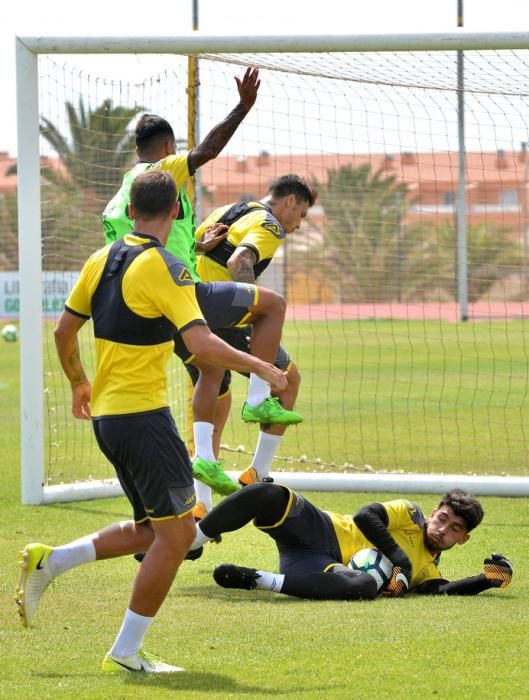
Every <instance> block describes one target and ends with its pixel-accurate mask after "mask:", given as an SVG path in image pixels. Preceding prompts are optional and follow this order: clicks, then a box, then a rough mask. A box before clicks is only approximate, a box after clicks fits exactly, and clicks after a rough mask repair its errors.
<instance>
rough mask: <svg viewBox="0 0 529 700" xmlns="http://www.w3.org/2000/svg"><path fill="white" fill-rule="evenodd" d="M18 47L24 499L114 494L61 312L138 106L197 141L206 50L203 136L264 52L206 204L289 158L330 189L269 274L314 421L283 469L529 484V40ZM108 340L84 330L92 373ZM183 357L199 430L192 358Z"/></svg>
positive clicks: (48, 41)
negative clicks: (75, 382)
mask: <svg viewBox="0 0 529 700" xmlns="http://www.w3.org/2000/svg"><path fill="white" fill-rule="evenodd" d="M16 50H17V110H18V195H19V198H18V202H19V208H18V212H19V259H18V260H17V259H16V253H15V252H13V254H12V259H9V256H8V258H7V263H5V269H6V270H7V271H8V272H9V271H10V270H12V271H13V273H14V272H15V271H16V270H17V269H18V270H19V276H20V321H21V367H22V370H21V416H22V500H23V502H24V503H48V502H52V501H57V500H72V499H79V498H92V497H96V496H103V495H114V494H117V493H120V489H119V487H118V485H117V483H116V481H115V480H114V479H113V473H112V468H111V467H110V465H109V464H107V463H106V462H105V460H104V458H103V457H102V455H101V454H100V453H99V451H98V449H97V446H96V444H95V440H94V438H93V436H92V434H91V428H90V425H89V424H87V423H84V422H80V421H75V420H74V419H73V417H72V416H71V413H70V390H69V387H68V386H67V384H66V383H65V381H64V379H63V377H62V374H61V371H60V368H59V365H58V361H57V359H56V357H55V351H54V347H53V326H54V321H55V319H56V318H57V315H58V314H59V313H60V311H61V309H62V305H63V303H64V299H65V297H66V296H67V294H68V291H69V289H70V288H71V286H72V284H73V282H74V281H75V279H76V275H77V274H78V272H79V270H80V267H81V265H82V264H83V262H84V260H85V259H86V258H87V257H88V255H89V254H90V253H91V252H92V251H93V250H95V249H96V248H97V247H99V246H101V245H102V244H103V240H104V239H103V231H102V227H101V223H100V219H99V217H100V214H101V212H102V210H103V208H104V205H105V204H106V202H107V201H108V199H110V197H111V196H112V195H113V193H114V192H115V191H116V189H117V188H118V187H119V183H120V181H121V176H122V173H123V172H124V170H126V169H127V168H128V167H130V165H131V164H132V163H133V162H134V139H133V130H134V124H135V120H136V118H137V117H138V116H139V115H141V114H142V113H143V112H145V111H149V112H154V113H158V114H160V115H162V116H164V117H166V118H167V119H168V120H169V121H170V122H171V123H172V125H173V128H174V130H175V133H176V135H177V137H178V140H179V144H180V146H181V148H182V149H186V148H188V144H189V143H190V142H191V140H190V137H189V133H188V121H189V119H190V114H189V110H188V92H189V90H190V89H192V88H193V87H196V85H195V86H193V85H191V84H190V81H189V79H188V56H196V57H197V58H198V62H199V85H200V87H199V91H200V96H199V99H198V101H197V103H196V106H197V119H196V120H193V121H195V123H197V124H199V125H200V133H195V134H194V137H195V138H196V139H197V141H198V140H200V138H201V137H203V136H204V135H205V134H206V133H207V131H208V130H209V129H210V128H211V127H212V126H213V125H214V124H216V123H218V122H219V121H220V120H221V119H222V118H223V117H224V116H225V115H226V114H227V113H228V112H229V111H230V109H232V108H233V107H234V106H235V104H236V103H237V90H236V84H235V81H234V77H235V76H240V75H241V74H242V72H243V71H244V70H245V68H246V67H247V66H250V65H252V66H259V68H260V72H261V80H262V84H261V88H260V91H259V97H258V101H257V103H256V106H255V107H254V109H253V110H252V111H251V112H250V114H249V115H248V116H247V118H246V119H245V120H244V122H243V123H242V125H241V126H240V127H239V129H238V130H237V132H236V134H235V135H234V137H233V138H232V140H231V141H230V143H229V144H228V146H227V148H226V149H225V151H224V152H223V153H222V154H221V155H220V156H219V157H218V158H217V159H216V160H215V161H212V162H211V163H209V164H208V165H207V166H205V167H204V168H203V169H202V170H201V171H200V187H198V188H197V197H198V199H197V202H196V210H197V212H200V215H201V216H205V215H207V213H209V212H210V211H211V210H212V209H213V208H215V207H217V206H220V205H223V204H227V203H229V202H234V201H238V200H251V199H258V198H260V197H262V196H263V195H264V194H265V191H266V188H267V185H268V184H269V182H270V181H271V180H272V179H273V178H274V177H275V176H278V175H281V174H285V173H288V172H296V173H298V174H300V175H302V176H303V177H305V178H307V179H309V180H310V181H311V182H312V183H313V184H314V186H315V187H316V189H317V190H318V193H319V198H318V202H317V204H316V206H314V207H313V208H312V210H311V211H310V214H309V216H308V217H307V220H306V221H305V222H304V223H303V225H302V227H301V230H300V231H299V232H297V233H295V234H293V235H291V236H288V238H287V242H286V244H285V246H284V247H283V249H282V252H281V255H280V256H278V257H277V259H276V260H275V262H274V264H273V265H272V266H271V270H270V272H269V273H268V276H267V277H266V278H264V279H262V280H261V283H262V284H263V285H264V286H270V287H273V288H275V289H277V290H278V291H280V292H281V293H283V294H284V295H285V296H286V298H287V301H288V322H287V324H286V327H285V332H284V345H285V346H286V347H287V348H288V350H289V351H290V352H291V354H292V355H293V357H294V358H295V360H296V362H297V364H298V366H299V368H300V372H301V375H302V385H301V392H300V396H299V402H298V407H299V410H300V411H301V412H302V413H303V414H304V416H305V421H304V422H303V423H302V424H301V425H300V426H298V427H296V428H291V429H289V430H288V431H287V433H286V436H285V438H284V440H283V443H282V448H281V452H280V454H279V457H278V458H277V460H276V471H277V472H280V473H281V477H282V478H283V479H284V480H288V479H292V480H293V481H291V483H294V484H295V485H296V486H298V487H299V486H300V484H301V486H303V485H305V487H307V488H309V487H310V485H311V484H312V485H314V487H315V488H325V487H329V488H330V487H331V486H332V487H336V488H356V489H357V490H369V489H370V488H371V489H376V490H382V489H383V490H388V491H392V490H396V491H399V490H400V491H413V490H414V481H415V488H416V489H418V490H421V491H422V492H428V491H431V492H437V491H439V490H443V489H444V488H446V487H449V486H450V485H457V484H458V483H459V484H463V485H465V486H467V481H468V480H469V479H470V484H471V486H469V488H470V490H474V492H475V493H502V494H503V495H523V494H525V495H527V493H529V489H528V485H527V479H526V478H525V477H524V475H525V474H526V473H527V467H528V461H529V457H528V454H529V435H528V430H527V429H526V427H525V426H526V420H525V417H526V415H527V413H528V408H529V394H528V366H529V362H528V358H529V340H528V338H529V336H528V326H527V323H528V321H527V318H528V314H529V290H528V287H529V278H528V272H529V230H528V229H529V202H528V196H527V188H528V186H529V154H528V149H527V143H528V141H529V92H528V88H527V85H529V34H521V33H520V34H508V35H503V34H468V33H461V34H442V35H441V34H436V35H403V36H402V35H401V36H368V37H360V36H356V37H355V36H336V37H303V36H298V37H287V36H282V37H247V38H241V37H208V36H203V35H200V34H198V33H197V34H194V35H190V36H185V37H175V38H140V39H123V38H111V37H107V38H58V37H51V38H49V37H48V38H46V37H18V38H17V41H16ZM458 51H464V84H461V83H460V84H459V88H458V81H457V52H458ZM460 56H461V54H460ZM463 88H464V104H465V115H466V116H465V119H464V122H463V121H462V113H461V110H459V117H458V99H457V98H458V90H459V95H460V96H462V94H463V93H462V90H463ZM462 126H464V129H462ZM462 135H463V136H464V146H465V150H464V158H465V160H464V166H465V167H464V171H463V175H461V172H460V168H459V165H460V154H461V148H460V147H461V143H462V142H461V136H462ZM0 206H2V207H4V206H6V196H4V197H2V199H0ZM3 221H4V219H3V218H0V225H3V224H2V222H3ZM461 221H463V223H464V234H465V238H464V240H465V248H464V250H463V251H462V249H461V239H460V238H459V239H458V227H459V229H461ZM458 222H459V223H458ZM460 233H461V231H460ZM462 256H464V259H465V268H464V269H465V272H464V280H462V279H461V277H462V274H463V273H462V267H461V260H462ZM6 274H7V273H6ZM462 282H464V285H463V287H462V286H461V285H462ZM462 288H463V289H465V299H464V300H463V299H462V298H461V296H462V292H461V290H462ZM463 301H464V303H465V313H464V318H465V319H468V320H465V321H462V320H461V304H462V302H463ZM91 340H92V339H91V328H90V324H87V326H86V330H85V329H83V336H82V338H81V345H82V348H81V349H82V355H83V360H84V362H85V364H86V366H87V369H88V372H90V373H91V372H93V362H94V360H93V355H92V352H93V350H92V342H91ZM171 372H172V375H171V405H172V408H173V412H174V414H175V417H176V420H177V424H178V425H179V426H180V429H181V432H182V433H184V434H185V433H186V429H185V426H186V404H187V396H186V389H185V378H184V373H183V371H182V369H181V368H180V367H179V366H178V363H177V360H176V359H175V361H174V362H173V364H172V370H171ZM244 391H245V383H244V381H243V380H241V381H239V380H238V379H237V378H236V379H235V380H234V387H233V392H234V409H233V412H232V418H231V419H230V422H229V425H228V426H227V429H226V431H225V434H224V444H223V454H222V456H223V457H224V459H225V460H226V462H227V469H228V470H230V469H231V470H233V471H237V470H241V469H243V468H245V467H246V466H247V465H248V460H249V458H250V454H251V451H252V450H253V448H254V445H255V442H256V439H257V432H256V429H255V427H254V428H248V427H247V426H245V425H244V424H242V423H241V421H240V419H239V408H238V406H239V404H240V403H241V402H242V400H243V398H242V397H243V395H244ZM307 472H310V475H309V476H308V477H306V478H305V480H304V481H299V479H300V478H301V473H307ZM338 474H340V475H341V476H337V475H338ZM289 475H290V476H289ZM414 475H416V477H415V476H414ZM509 475H510V477H511V479H509ZM458 479H459V480H458ZM473 487H474V488H473Z"/></svg>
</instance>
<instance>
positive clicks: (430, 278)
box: [316, 164, 521, 303]
mask: <svg viewBox="0 0 529 700" xmlns="http://www.w3.org/2000/svg"><path fill="white" fill-rule="evenodd" d="M316 186H317V189H318V192H319V200H320V202H321V204H322V206H323V208H324V210H325V215H326V227H325V235H324V247H323V256H322V255H321V251H319V253H318V254H319V262H318V263H317V264H319V265H320V267H321V266H323V268H324V269H325V272H326V277H327V279H330V280H332V281H333V283H334V287H335V290H336V294H337V297H338V298H339V299H340V301H341V302H342V303H355V302H356V303H361V302H372V303H380V302H386V303H388V302H395V301H402V302H422V301H433V300H439V301H448V300H455V299H456V296H457V295H456V285H457V243H456V231H455V228H454V225H453V222H451V221H444V222H441V223H440V224H437V225H436V224H433V223H426V222H425V223H420V222H419V223H413V222H410V221H409V217H408V216H407V214H408V211H409V208H410V206H412V205H413V204H414V201H413V200H411V199H410V197H409V188H408V186H407V185H406V184H405V183H398V182H397V181H396V178H395V176H393V175H385V174H384V172H383V171H380V170H378V171H376V172H372V171H371V166H370V165H369V164H366V165H361V166H359V167H357V168H354V167H352V166H350V165H347V166H344V167H342V168H339V169H336V170H329V171H328V179H327V182H326V183H316ZM467 259H468V284H469V301H470V302H474V301H478V300H479V299H480V298H481V297H483V295H484V294H486V293H487V292H488V291H489V290H490V288H491V287H492V286H493V285H494V283H495V282H496V281H497V280H499V279H502V278H503V277H506V276H507V275H509V274H511V273H512V272H513V271H514V270H516V269H517V268H518V266H519V265H520V260H521V251H520V246H519V243H518V242H517V241H516V240H515V239H514V237H513V235H512V232H511V231H509V230H508V229H504V228H503V229H502V228H497V227H490V226H487V225H485V224H479V225H475V226H469V227H468V231H467Z"/></svg>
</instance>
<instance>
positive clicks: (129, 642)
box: [110, 609, 154, 658]
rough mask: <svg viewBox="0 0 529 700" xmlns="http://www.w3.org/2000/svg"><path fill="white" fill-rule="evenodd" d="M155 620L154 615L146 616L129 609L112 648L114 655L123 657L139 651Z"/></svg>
mask: <svg viewBox="0 0 529 700" xmlns="http://www.w3.org/2000/svg"><path fill="white" fill-rule="evenodd" d="M153 621H154V617H144V616H143V615H138V614H137V613H135V612H132V610H129V609H127V612H126V613H125V617H124V619H123V624H122V625H121V629H120V630H119V632H118V636H117V637H116V641H115V642H114V645H113V647H112V649H111V650H110V653H111V654H112V656H117V657H118V658H123V657H124V656H130V655H131V654H135V653H136V652H137V651H139V649H141V647H142V644H143V638H144V637H145V635H146V634H147V630H148V629H149V627H150V626H151V625H152V623H153Z"/></svg>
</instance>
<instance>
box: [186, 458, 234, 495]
mask: <svg viewBox="0 0 529 700" xmlns="http://www.w3.org/2000/svg"><path fill="white" fill-rule="evenodd" d="M193 476H194V477H195V479H198V481H201V482H202V483H203V484H207V486H210V487H211V488H212V489H213V491H216V492H217V493H218V494H220V495H221V496H229V495H230V493H235V491H238V490H239V489H240V488H241V487H240V485H239V484H236V483H235V482H234V481H232V480H231V479H230V477H229V476H228V475H227V474H226V472H225V471H224V469H223V468H222V462H220V461H219V462H208V461H206V460H205V459H201V458H200V457H195V459H194V460H193Z"/></svg>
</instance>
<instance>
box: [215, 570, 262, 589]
mask: <svg viewBox="0 0 529 700" xmlns="http://www.w3.org/2000/svg"><path fill="white" fill-rule="evenodd" d="M213 578H214V579H215V583H218V584H219V586H222V587H223V588H243V589H244V590H246V591H252V590H253V589H254V588H255V587H256V586H257V579H258V578H260V574H258V573H257V569H248V568H246V567H245V566H235V564H219V565H218V566H216V567H215V570H214V571H213Z"/></svg>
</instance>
